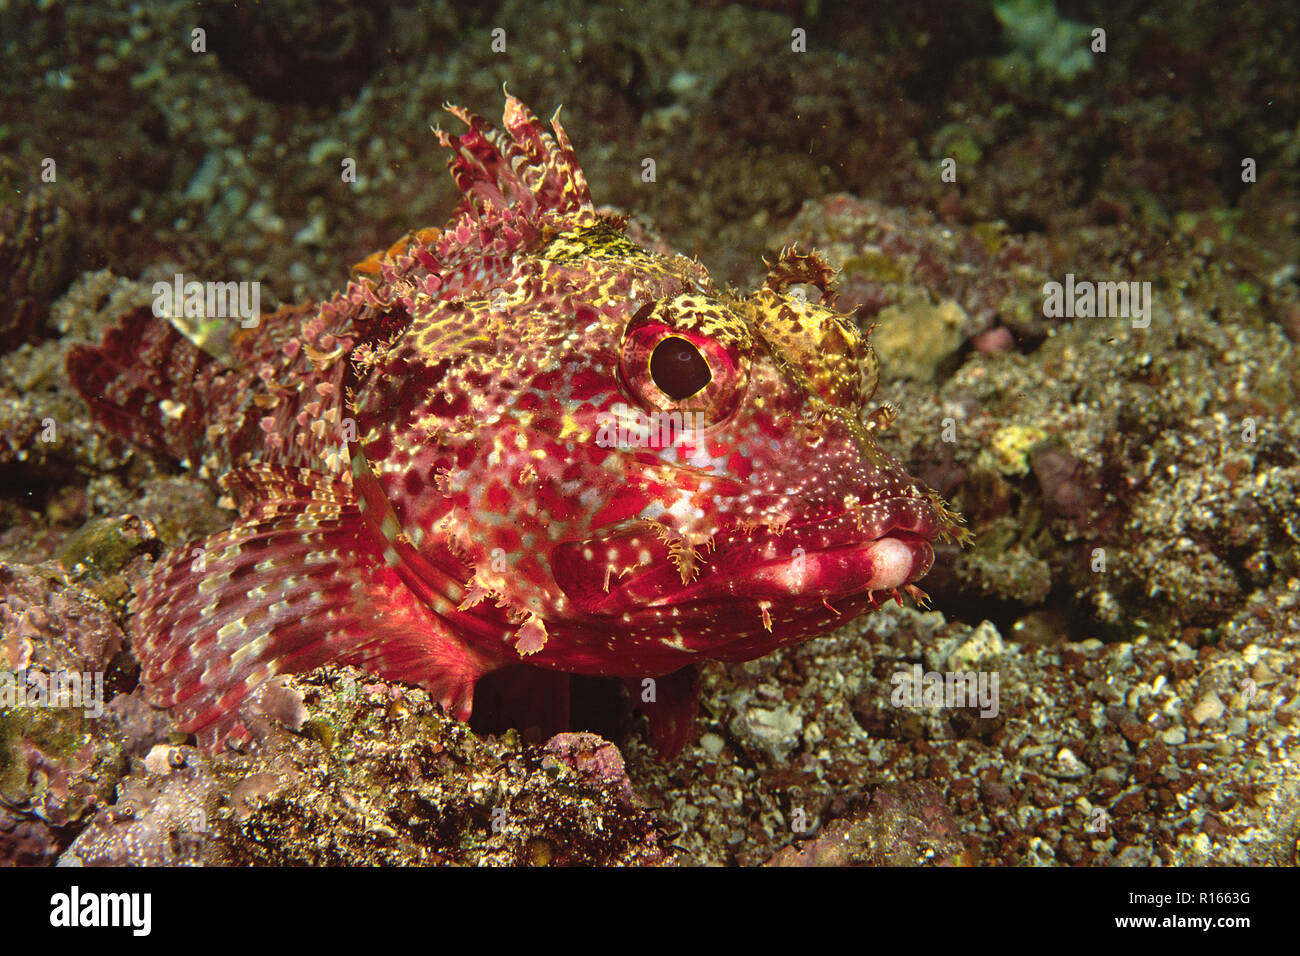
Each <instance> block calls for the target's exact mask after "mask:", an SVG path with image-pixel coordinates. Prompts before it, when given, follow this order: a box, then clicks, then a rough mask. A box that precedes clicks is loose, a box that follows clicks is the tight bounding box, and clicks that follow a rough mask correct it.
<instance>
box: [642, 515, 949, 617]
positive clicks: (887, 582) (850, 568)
mask: <svg viewBox="0 0 1300 956" xmlns="http://www.w3.org/2000/svg"><path fill="white" fill-rule="evenodd" d="M930 540H931V539H928V538H925V537H922V536H921V535H918V534H914V533H912V532H908V531H895V532H890V533H888V534H884V535H882V536H880V537H878V538H873V539H871V540H868V541H858V542H855V543H853V544H842V545H837V546H833V547H823V548H819V549H817V550H811V549H805V548H802V547H799V546H798V545H794V546H790V545H789V544H785V545H784V546H783V547H782V548H781V551H782V552H783V554H782V555H781V556H780V557H772V558H768V559H766V560H764V559H763V557H762V555H761V553H754V554H753V555H752V557H753V562H752V563H749V564H748V566H747V567H745V569H744V570H743V571H738V572H735V573H727V572H725V571H722V570H719V571H715V572H713V573H709V572H708V571H705V572H704V573H702V574H701V575H700V577H699V578H698V579H697V580H695V581H692V582H690V583H688V584H684V585H680V586H679V587H678V588H677V589H676V590H675V592H674V593H669V594H664V595H662V596H660V597H659V598H658V599H655V600H651V601H646V602H643V606H645V607H656V606H663V605H666V604H678V603H684V602H700V601H702V602H714V601H720V600H728V599H731V600H741V599H749V600H758V601H772V602H777V603H785V602H796V601H801V600H815V601H817V600H821V601H834V600H838V599H843V598H848V597H855V596H860V595H865V594H868V593H870V592H874V591H886V592H892V591H894V590H896V589H898V588H901V587H903V586H904V585H907V584H910V583H911V582H913V581H916V580H918V579H919V578H921V577H924V576H925V574H926V573H927V572H928V571H929V570H930V567H931V566H932V565H933V564H934V548H933V547H932V545H931V543H930ZM738 557H739V556H738V555H731V556H729V560H728V562H727V563H728V564H733V563H744V562H743V559H742V561H741V562H737V558H738Z"/></svg>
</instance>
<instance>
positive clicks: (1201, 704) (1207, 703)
mask: <svg viewBox="0 0 1300 956" xmlns="http://www.w3.org/2000/svg"><path fill="white" fill-rule="evenodd" d="M1223 710H1224V707H1223V701H1222V700H1220V699H1219V695H1218V694H1216V693H1214V691H1210V693H1208V694H1206V695H1205V696H1204V697H1202V698H1201V699H1200V700H1198V701H1197V702H1196V706H1195V707H1193V708H1192V720H1194V721H1196V722H1197V723H1198V724H1204V723H1208V722H1209V721H1211V720H1218V719H1219V718H1220V717H1222V716H1223Z"/></svg>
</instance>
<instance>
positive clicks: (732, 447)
mask: <svg viewBox="0 0 1300 956" xmlns="http://www.w3.org/2000/svg"><path fill="white" fill-rule="evenodd" d="M447 109H448V110H449V112H451V113H452V114H453V115H454V116H456V117H457V118H459V119H460V120H461V121H463V122H464V123H465V124H466V125H467V126H468V130H467V131H466V132H464V133H462V134H461V135H459V136H452V135H448V134H446V133H444V132H442V131H441V130H439V131H437V135H438V139H439V140H440V141H441V143H442V144H443V145H444V146H446V147H448V148H449V149H450V150H451V151H452V153H453V155H452V158H451V159H450V161H449V167H450V169H451V173H452V176H453V177H454V179H455V182H456V184H457V186H458V187H459V188H460V190H461V192H462V194H463V198H462V201H461V203H460V205H459V207H458V208H457V210H456V213H455V215H454V217H453V218H452V220H451V222H450V223H449V224H448V226H447V227H446V228H445V229H443V230H441V231H439V230H436V229H429V230H422V231H419V232H415V233H412V234H410V235H408V236H407V237H405V238H404V239H403V240H401V241H400V242H398V243H397V244H396V245H394V246H393V247H392V248H390V249H389V250H388V251H387V252H385V253H382V254H377V255H375V256H372V257H371V258H370V259H368V260H366V261H365V262H363V263H362V264H361V265H359V266H358V267H357V268H356V273H355V277H354V279H353V281H351V282H349V284H348V286H347V288H346V290H345V291H343V292H340V293H338V294H337V295H335V296H334V297H333V298H332V299H330V300H329V301H327V302H325V303H323V304H319V305H307V306H298V307H292V308H282V309H280V310H278V311H276V312H275V313H272V314H269V315H265V316H263V317H262V321H261V322H260V324H259V325H258V326H257V327H256V328H252V329H247V330H245V329H240V330H238V331H237V332H236V333H235V336H234V340H233V344H232V350H233V354H234V355H235V357H236V358H235V360H234V361H233V362H228V363H225V362H221V361H218V360H217V359H215V358H214V357H212V356H210V355H208V354H206V353H205V352H204V351H203V350H201V349H200V348H198V347H196V346H195V345H194V344H193V343H192V342H191V341H190V339H189V338H187V337H186V336H185V335H183V334H182V333H181V332H180V331H179V330H178V329H177V328H175V327H174V326H173V324H172V323H170V322H168V321H166V320H159V319H156V318H154V317H153V316H152V314H151V313H150V312H148V311H145V310H142V311H141V312H138V313H135V314H131V315H127V316H125V317H123V319H122V320H121V321H120V322H119V324H118V325H117V327H115V328H114V329H113V330H111V331H110V333H109V334H108V335H107V336H106V338H105V341H104V343H103V344H102V345H101V346H99V347H98V348H86V347H83V348H78V349H76V350H74V351H73V353H72V355H71V356H70V358H69V361H68V368H69V373H70V376H71V378H72V381H73V382H75V383H76V385H77V387H78V389H79V390H80V392H81V394H82V395H83V396H85V398H86V400H87V401H88V402H89V403H90V406H91V408H92V409H93V411H94V413H95V414H96V415H97V416H99V417H100V418H101V419H102V420H103V421H104V422H105V423H106V424H107V425H109V426H110V427H112V428H114V429H116V430H117V431H119V432H121V433H123V434H124V435H126V436H128V437H130V438H132V439H134V440H135V441H137V442H139V443H142V444H145V445H148V446H151V447H152V448H154V449H156V450H157V451H160V452H163V453H165V454H168V455H170V456H172V457H174V458H175V459H177V460H178V461H187V462H189V463H190V464H191V465H193V466H195V467H201V468H202V469H203V471H204V473H207V474H213V475H218V474H222V475H224V477H222V478H221V485H222V487H223V488H225V489H226V490H227V492H228V493H229V495H230V497H231V499H232V500H233V502H234V504H235V505H236V506H237V507H238V509H239V512H240V516H241V517H240V519H239V521H238V522H237V523H236V524H235V525H234V526H233V527H232V528H230V529H229V530H228V531H225V532H222V533H220V534H216V535H214V536H212V537H209V538H207V539H206V540H204V541H200V542H196V543H194V544H192V545H188V546H186V547H182V548H180V549H178V550H176V551H174V552H173V553H171V554H170V555H168V556H166V557H164V558H163V559H162V560H160V561H159V563H158V564H157V565H156V566H155V567H154V569H153V571H152V573H151V575H150V576H149V578H148V579H147V581H146V582H145V583H144V585H143V587H142V588H141V589H140V590H139V593H138V594H137V595H136V597H135V599H134V603H133V605H132V610H133V615H134V616H133V623H132V637H133V646H134V652H135V654H136V656H137V657H138V658H139V659H140V661H141V663H142V665H143V670H142V680H143V683H144V685H145V691H146V696H147V698H148V699H149V700H150V701H151V702H153V703H154V704H156V705H158V706H161V707H169V708H171V709H172V711H173V713H174V716H175V718H176V721H177V724H178V726H179V728H180V729H182V730H184V731H186V732H193V733H196V734H198V735H199V737H200V740H202V741H205V742H206V743H207V744H209V745H210V746H217V745H220V744H222V743H232V744H237V743H239V742H242V741H246V740H248V739H249V737H250V732H249V730H248V729H247V726H246V722H245V720H244V719H243V718H242V717H241V715H240V706H239V705H240V704H241V702H242V701H244V699H245V698H246V697H247V696H248V695H249V693H250V691H251V690H252V689H253V688H254V687H256V686H257V685H258V684H259V683H260V682H262V681H264V680H266V679H267V678H269V677H271V676H272V675H277V674H287V673H294V672H300V671H303V670H306V669H309V668H312V667H315V666H318V665H320V664H322V663H325V662H329V661H335V662H342V663H347V664H352V665H356V666H357V667H360V668H363V669H365V670H367V671H369V672H372V673H374V674H377V675H380V676H382V677H384V678H387V679H395V680H401V681H407V682H410V683H413V684H418V685H420V686H422V687H424V688H427V689H428V690H429V691H430V692H431V693H432V694H433V695H434V696H435V698H436V699H437V700H439V701H441V703H442V704H443V705H444V706H446V707H447V708H448V709H449V710H450V712H451V713H453V714H455V715H456V716H457V717H459V718H461V719H467V718H468V717H469V715H470V710H471V706H472V704H473V701H474V696H475V686H476V684H477V683H478V682H479V681H480V680H481V679H483V678H484V677H485V676H486V675H488V674H492V673H494V672H499V671H503V670H504V669H507V668H512V667H513V668H518V667H519V666H520V665H523V666H524V667H525V668H526V669H528V673H530V674H532V675H538V674H543V673H546V672H550V673H551V674H553V675H563V674H588V675H608V676H616V677H622V678H630V679H635V680H636V681H637V683H638V684H639V683H640V679H643V678H646V677H653V678H657V679H658V680H657V692H656V693H655V695H654V698H655V701H654V703H653V704H650V705H647V706H645V709H646V710H647V711H649V717H650V721H651V730H652V736H653V739H654V740H655V741H656V742H657V743H658V744H659V745H660V747H661V749H662V750H664V751H666V752H668V753H671V752H674V751H676V750H677V749H680V747H681V746H682V744H683V743H684V742H685V741H686V740H687V739H689V734H690V730H691V725H692V719H693V717H694V714H695V707H696V700H695V696H696V690H695V683H694V680H693V674H694V667H695V665H696V664H697V663H699V662H700V661H704V660H732V661H736V660H749V659H752V658H756V657H759V656H761V655H764V654H767V653H770V652H771V651H773V650H775V649H777V648H779V647H782V646H783V645H786V644H790V643H792V642H796V641H800V640H803V639H805V638H808V637H810V636H813V635H817V634H820V633H824V632H826V631H828V630H830V629H831V628H834V627H836V626H838V625H841V624H843V623H845V622H846V621H848V620H849V619H851V618H852V617H853V616H854V615H855V614H857V613H859V612H861V611H862V610H864V609H866V608H870V607H873V606H876V605H877V603H878V601H880V600H882V599H884V598H890V597H893V598H899V599H900V600H901V595H900V592H910V593H912V594H913V596H914V597H918V598H922V597H923V594H922V593H921V592H920V591H919V590H918V589H916V587H915V585H914V584H913V582H914V581H916V580H917V579H918V578H920V577H922V576H923V575H924V574H925V573H926V572H927V571H928V570H929V568H930V565H931V562H932V560H933V551H932V549H931V544H932V542H933V541H934V540H935V539H936V538H937V537H939V536H941V535H957V534H960V533H961V532H960V530H959V521H960V519H959V518H958V517H957V516H956V515H955V514H954V513H953V512H951V511H950V510H949V509H948V507H947V506H946V505H945V504H944V503H943V501H942V500H941V499H940V498H939V497H938V495H937V494H935V493H934V492H933V491H931V490H930V489H928V488H926V487H925V486H923V485H922V484H921V483H920V482H918V481H917V480H915V479H914V478H911V477H909V476H908V475H907V474H906V473H905V471H904V470H903V468H902V466H901V465H900V464H899V463H898V462H897V461H895V460H894V459H893V458H891V457H890V456H889V455H887V454H885V453H884V452H883V451H882V450H881V449H880V448H879V447H878V445H877V443H876V440H875V435H874V432H876V431H877V430H878V429H879V428H882V427H884V426H885V425H887V424H888V422H889V420H890V419H891V418H892V416H893V410H892V409H891V408H890V407H889V406H887V405H886V406H883V407H881V408H878V409H874V410H873V409H872V408H871V407H870V406H869V405H868V402H869V401H870V399H871V398H872V395H873V393H874V392H875V390H876V379H877V366H876V360H875V357H874V355H873V353H872V350H871V347H870V345H868V344H867V342H866V341H865V339H864V338H863V336H862V335H860V334H859V332H858V331H856V329H855V325H854V322H853V320H852V319H851V317H850V316H848V315H845V314H841V313H839V312H837V311H835V308H834V298H835V296H834V293H833V291H832V279H833V276H832V273H831V270H830V269H829V268H828V267H827V266H826V265H825V264H824V263H823V262H822V261H821V260H820V259H819V258H817V257H816V256H815V255H801V254H799V253H798V252H796V251H794V250H786V251H784V252H783V253H782V254H781V255H780V256H779V258H777V260H776V261H775V263H772V264H769V265H770V272H769V274H768V276H767V279H766V281H765V282H764V283H763V285H762V286H761V287H760V288H758V289H757V290H756V291H754V292H752V293H750V294H748V295H739V294H737V293H735V292H733V291H729V290H726V289H722V288H719V287H718V286H717V285H715V283H714V282H713V281H712V280H711V279H710V277H709V275H708V273H707V272H706V271H705V269H704V268H703V267H702V266H701V265H700V264H699V263H697V262H695V261H693V260H692V259H689V258H686V257H684V256H680V255H676V254H658V253H656V252H654V251H651V250H649V249H647V248H643V247H642V245H639V244H638V243H636V242H634V241H632V240H631V239H629V237H628V235H627V234H626V228H625V226H626V223H625V221H624V220H623V219H621V218H620V217H618V216H616V215H613V214H609V213H605V212H601V211H598V210H597V209H596V208H594V207H593V205H592V200H591V196H590V192H589V190H588V187H587V183H586V180H585V178H584V176H583V173H582V171H581V169H580V168H579V166H578V163H577V160H576V157H575V156H574V153H573V149H572V147H571V145H570V143H569V140H568V138H567V137H566V136H565V133H564V130H563V129H562V128H561V126H560V124H559V122H558V112H557V114H556V117H555V118H553V119H552V120H551V131H550V132H548V131H546V130H545V129H544V127H543V126H542V124H541V123H540V122H539V121H538V120H537V118H536V117H535V116H534V115H533V114H532V113H530V112H529V111H528V109H527V108H526V107H524V106H523V104H522V103H520V102H519V101H518V100H516V99H514V98H513V97H511V96H509V95H507V98H506V107H505V120H504V130H498V129H496V128H494V127H493V126H491V125H490V124H488V123H487V122H485V121H483V120H482V119H480V118H479V117H478V116H475V115H473V114H471V113H469V112H467V111H465V110H463V109H459V108H456V107H447ZM516 673H517V672H516ZM517 686H518V687H519V688H525V689H524V690H517V691H516V692H514V696H515V697H516V698H519V697H522V698H523V699H524V702H525V704H527V705H530V706H535V707H537V708H544V707H547V706H552V705H554V706H558V707H560V708H561V709H562V708H563V704H554V701H548V700H546V699H544V698H545V697H546V694H547V693H548V692H546V691H544V690H542V689H541V688H543V687H544V686H546V685H545V681H542V682H537V683H533V684H528V683H527V681H524V682H522V683H520V684H519V685H517ZM647 696H649V695H647ZM566 700H567V698H566Z"/></svg>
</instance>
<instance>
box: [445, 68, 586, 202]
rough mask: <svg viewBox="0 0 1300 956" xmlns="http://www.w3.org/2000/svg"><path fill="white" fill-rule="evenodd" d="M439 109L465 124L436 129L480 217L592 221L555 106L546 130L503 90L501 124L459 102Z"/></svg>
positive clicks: (583, 184)
mask: <svg viewBox="0 0 1300 956" xmlns="http://www.w3.org/2000/svg"><path fill="white" fill-rule="evenodd" d="M444 108H445V109H446V110H447V112H449V113H451V114H452V115H453V116H455V117H456V118H457V119H459V120H461V121H462V122H463V123H464V124H465V125H466V126H468V127H469V130H468V131H467V132H464V133H461V134H460V135H459V136H451V135H448V134H447V133H445V132H443V131H442V130H440V129H438V130H435V132H436V133H437V135H438V141H439V142H441V143H442V145H443V146H446V147H447V148H448V149H450V150H452V151H453V153H454V155H453V156H452V157H451V159H450V160H448V162H447V166H448V168H449V169H450V170H451V175H452V178H453V179H454V180H455V181H456V185H457V187H458V188H459V189H460V191H461V192H462V193H464V194H465V204H466V210H465V211H468V212H471V213H473V214H474V215H475V216H477V217H478V218H480V219H489V220H491V219H498V220H499V219H501V218H502V214H503V213H506V211H507V210H513V212H514V213H515V215H517V216H522V218H524V219H526V220H530V221H532V222H534V223H536V222H537V221H538V220H539V219H540V218H542V217H543V216H545V215H546V214H557V215H558V216H560V217H563V218H565V219H569V220H571V222H570V225H571V226H577V225H583V224H586V223H588V222H593V223H594V222H595V220H596V211H595V208H594V207H593V206H592V204H591V190H590V189H589V188H588V186H587V178H586V176H584V175H583V172H582V168H581V167H580V166H579V165H578V159H577V157H576V156H575V155H574V152H573V146H572V145H571V144H570V143H569V138H568V136H566V135H565V133H564V127H562V126H561V125H560V111H559V110H558V109H557V110H556V111H555V115H554V116H553V117H552V118H551V130H552V132H547V131H546V130H545V129H544V128H543V126H542V123H541V121H540V120H538V118H537V117H536V116H535V115H533V113H532V111H531V110H529V109H528V107H526V106H525V105H524V104H523V103H521V102H520V101H519V100H517V99H515V97H513V96H511V95H510V94H509V93H508V92H507V93H506V107H505V116H504V124H505V129H504V130H499V129H497V128H496V127H494V126H493V125H492V124H491V123H489V122H487V121H486V120H484V119H483V118H482V117H481V116H478V115H476V114H474V113H471V112H470V111H469V110H466V109H463V108H462V107H459V106H453V105H451V104H446V105H445V106H444Z"/></svg>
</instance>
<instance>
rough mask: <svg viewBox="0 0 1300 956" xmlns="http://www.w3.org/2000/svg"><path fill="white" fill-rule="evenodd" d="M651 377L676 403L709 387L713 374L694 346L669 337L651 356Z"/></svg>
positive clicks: (657, 346) (675, 337)
mask: <svg viewBox="0 0 1300 956" xmlns="http://www.w3.org/2000/svg"><path fill="white" fill-rule="evenodd" d="M650 378H651V379H652V380H653V381H654V383H655V385H657V386H658V387H659V389H660V391H662V392H663V393H664V394H665V395H667V396H668V397H669V398H671V399H672V400H673V401H675V402H679V401H681V400H682V399H684V398H690V397H691V396H692V395H694V394H696V393H697V392H701V391H703V390H704V389H705V388H707V387H708V385H709V382H711V381H713V372H712V371H710V369H709V363H708V360H707V359H705V357H704V356H703V355H701V354H700V350H699V349H698V348H696V347H695V345H694V343H692V342H688V341H687V340H686V339H683V338H678V337H677V336H675V335H670V336H667V337H666V338H664V339H663V340H662V341H661V342H660V343H659V344H658V345H656V346H655V349H654V351H653V352H652V353H650Z"/></svg>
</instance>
